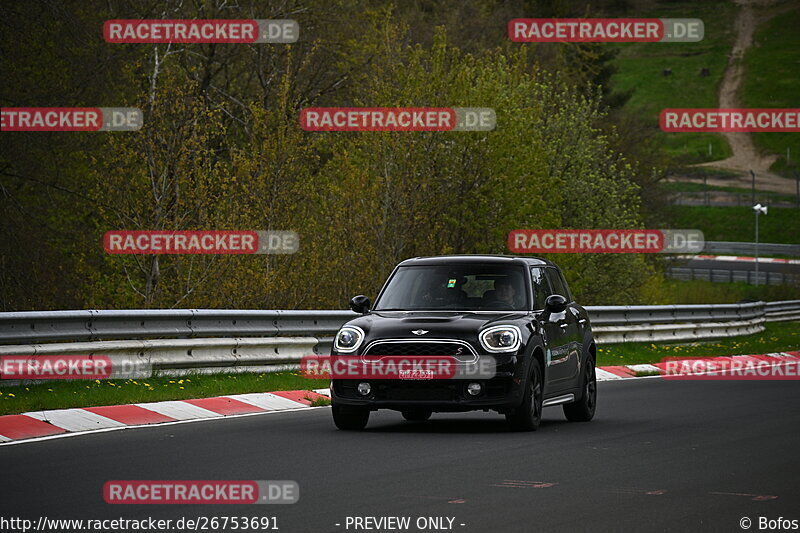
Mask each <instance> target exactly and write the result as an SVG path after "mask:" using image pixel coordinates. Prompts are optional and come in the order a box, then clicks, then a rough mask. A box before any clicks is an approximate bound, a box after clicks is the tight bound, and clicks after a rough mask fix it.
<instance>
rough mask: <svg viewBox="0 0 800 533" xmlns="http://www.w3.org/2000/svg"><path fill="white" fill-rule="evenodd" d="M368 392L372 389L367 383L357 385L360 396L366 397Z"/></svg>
mask: <svg viewBox="0 0 800 533" xmlns="http://www.w3.org/2000/svg"><path fill="white" fill-rule="evenodd" d="M370 392H372V387H371V386H370V384H369V383H367V382H366V381H365V382H364V383H359V384H358V393H359V394H360V395H361V396H366V395H367V394H369V393H370Z"/></svg>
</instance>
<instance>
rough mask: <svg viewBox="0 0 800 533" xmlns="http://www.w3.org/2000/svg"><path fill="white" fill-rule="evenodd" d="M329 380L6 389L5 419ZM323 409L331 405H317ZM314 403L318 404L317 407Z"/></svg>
mask: <svg viewBox="0 0 800 533" xmlns="http://www.w3.org/2000/svg"><path fill="white" fill-rule="evenodd" d="M329 385H330V381H328V380H325V379H306V378H304V377H302V376H301V375H300V373H299V372H276V373H265V374H204V375H191V376H185V377H155V378H148V379H138V380H133V379H125V380H95V381H50V382H47V383H41V384H36V385H23V386H19V387H0V415H7V414H14V413H24V412H27V411H40V410H43V409H66V408H70V407H94V406H99V405H117V404H129V403H144V402H160V401H165V400H188V399H191V398H209V397H213V396H225V395H228V394H245V393H248V392H270V391H279V390H306V389H323V388H327V387H328V386H329ZM317 404H318V405H326V404H324V403H319V402H317ZM313 405H314V402H312V406H313Z"/></svg>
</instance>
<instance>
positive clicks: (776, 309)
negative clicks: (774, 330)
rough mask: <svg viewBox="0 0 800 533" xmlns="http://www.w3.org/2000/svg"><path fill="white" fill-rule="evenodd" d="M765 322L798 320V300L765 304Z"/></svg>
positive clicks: (799, 312)
mask: <svg viewBox="0 0 800 533" xmlns="http://www.w3.org/2000/svg"><path fill="white" fill-rule="evenodd" d="M766 320H767V322H788V321H790V320H800V300H783V301H780V302H767V305H766Z"/></svg>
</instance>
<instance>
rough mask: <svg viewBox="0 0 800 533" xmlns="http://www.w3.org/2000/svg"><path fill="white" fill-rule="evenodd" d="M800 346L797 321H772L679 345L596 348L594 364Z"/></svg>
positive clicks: (649, 361)
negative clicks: (751, 330)
mask: <svg viewBox="0 0 800 533" xmlns="http://www.w3.org/2000/svg"><path fill="white" fill-rule="evenodd" d="M799 349H800V322H776V323H771V324H767V325H766V329H765V330H764V331H762V332H761V333H756V334H755V335H747V336H743V337H731V338H724V339H716V340H709V341H698V342H689V343H681V344H653V343H641V342H629V343H624V344H604V345H602V346H600V347H598V349H597V366H613V365H635V364H643V363H658V362H660V361H661V360H663V359H664V358H665V357H716V356H725V355H751V354H755V355H757V354H765V353H771V352H786V351H796V350H799Z"/></svg>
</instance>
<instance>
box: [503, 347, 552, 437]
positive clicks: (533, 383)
mask: <svg viewBox="0 0 800 533" xmlns="http://www.w3.org/2000/svg"><path fill="white" fill-rule="evenodd" d="M531 367H532V369H531V377H530V378H529V379H528V382H527V383H525V393H524V395H523V397H522V405H520V406H519V407H517V408H516V409H514V411H512V412H511V413H509V414H507V415H506V421H507V422H508V424H509V426H511V429H513V430H516V431H536V430H537V429H538V428H539V424H540V423H541V421H542V401H543V398H544V379H543V376H542V367H541V366H540V365H539V361H538V360H536V359H534V360H533V362H532V363H531Z"/></svg>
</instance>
